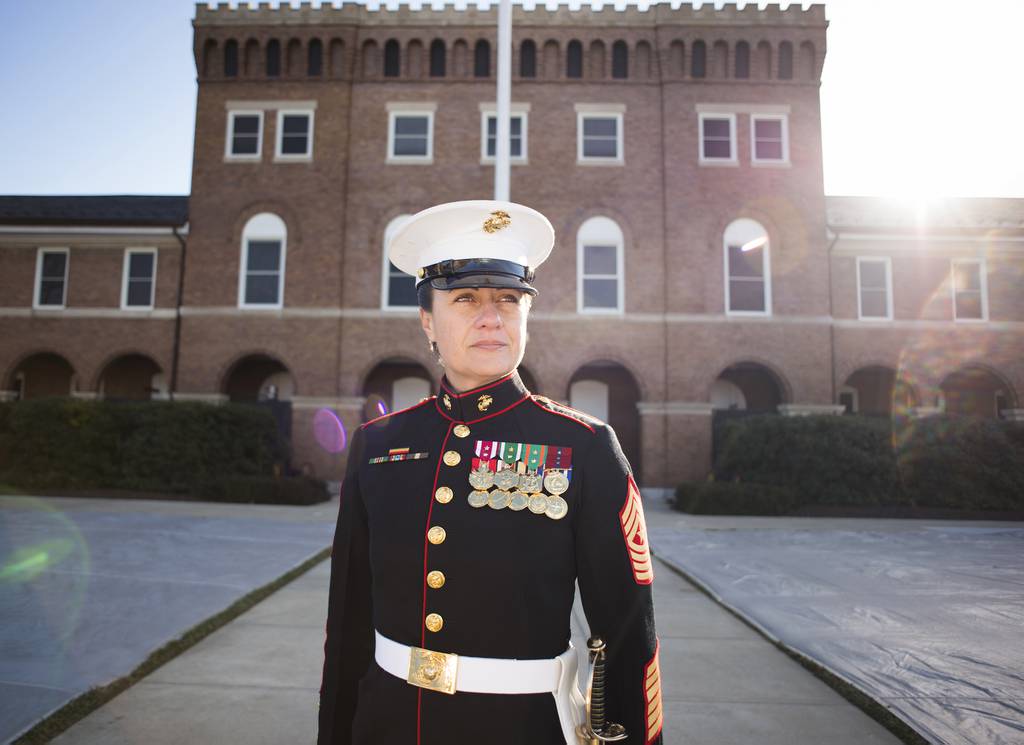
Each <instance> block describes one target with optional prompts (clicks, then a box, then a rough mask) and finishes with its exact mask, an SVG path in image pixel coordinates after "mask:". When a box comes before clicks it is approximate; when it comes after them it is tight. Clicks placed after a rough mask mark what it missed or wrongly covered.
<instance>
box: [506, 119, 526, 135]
mask: <svg viewBox="0 0 1024 745" xmlns="http://www.w3.org/2000/svg"><path fill="white" fill-rule="evenodd" d="M508 126H509V130H510V131H511V132H512V136H513V137H520V136H522V134H523V119H522V117H519V116H514V117H512V118H511V119H510V120H509V124H508Z"/></svg>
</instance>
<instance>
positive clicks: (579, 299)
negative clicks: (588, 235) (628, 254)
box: [576, 215, 626, 315]
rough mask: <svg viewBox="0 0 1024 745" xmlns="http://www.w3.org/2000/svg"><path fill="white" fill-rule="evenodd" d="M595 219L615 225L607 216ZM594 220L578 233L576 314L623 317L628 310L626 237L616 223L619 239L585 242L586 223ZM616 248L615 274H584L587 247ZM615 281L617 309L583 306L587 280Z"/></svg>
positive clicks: (582, 226)
mask: <svg viewBox="0 0 1024 745" xmlns="http://www.w3.org/2000/svg"><path fill="white" fill-rule="evenodd" d="M595 217H603V218H604V219H606V220H610V221H611V222H613V223H615V221H614V220H612V219H611V218H610V217H607V216H605V215H597V216H595ZM592 219H594V218H593V217H592V218H589V219H588V220H586V221H584V223H583V225H581V226H580V229H579V230H577V231H576V312H577V313H581V314H585V315H622V314H623V313H624V312H625V308H626V271H625V265H624V262H625V247H624V243H625V237H624V236H622V228H621V227H619V225H618V223H615V227H616V229H617V230H618V231H619V236H618V237H617V238H612V237H610V238H600V239H590V240H585V239H584V235H583V232H584V231H583V228H584V227H585V226H586V223H587V222H589V221H590V220H592ZM613 244H614V246H615V269H616V270H617V271H616V273H615V274H584V262H583V260H584V255H585V253H586V252H585V248H586V246H587V245H590V246H608V245H613ZM613 278H614V279H615V280H616V287H615V301H616V304H615V307H614V308H588V307H586V306H584V304H583V300H584V297H583V284H584V280H585V279H613Z"/></svg>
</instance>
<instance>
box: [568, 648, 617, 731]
mask: <svg viewBox="0 0 1024 745" xmlns="http://www.w3.org/2000/svg"><path fill="white" fill-rule="evenodd" d="M604 649H605V645H604V641H603V640H602V639H601V637H599V636H592V637H590V639H588V640H587V650H588V652H589V655H588V656H589V659H590V670H589V672H588V674H587V696H586V710H585V714H586V716H585V717H584V723H583V724H581V725H580V726H579V727H577V728H576V734H577V736H578V737H579V738H580V742H581V743H582V744H583V745H598V744H599V743H602V742H617V741H619V740H625V739H626V728H625V727H623V726H622V725H621V724H613V723H611V722H608V723H605V721H604V655H605V651H604Z"/></svg>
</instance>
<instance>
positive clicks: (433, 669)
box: [406, 647, 459, 693]
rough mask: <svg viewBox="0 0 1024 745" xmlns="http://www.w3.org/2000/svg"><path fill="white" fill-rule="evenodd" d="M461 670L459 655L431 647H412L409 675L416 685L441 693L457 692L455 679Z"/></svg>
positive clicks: (410, 680)
mask: <svg viewBox="0 0 1024 745" xmlns="http://www.w3.org/2000/svg"><path fill="white" fill-rule="evenodd" d="M458 671H459V656H458V655H457V654H451V653H448V654H445V653H444V652H434V651H432V650H429V649H420V648H419V647H411V648H410V652H409V677H408V678H406V681H407V682H409V683H411V684H412V685H414V686H419V687H420V688H426V689H428V690H431V691H439V692H441V693H455V679H456V676H457V674H458Z"/></svg>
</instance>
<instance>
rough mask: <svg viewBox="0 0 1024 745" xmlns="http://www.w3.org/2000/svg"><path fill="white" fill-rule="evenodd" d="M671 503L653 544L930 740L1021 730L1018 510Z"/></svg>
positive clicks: (1021, 537) (1023, 532)
mask: <svg viewBox="0 0 1024 745" xmlns="http://www.w3.org/2000/svg"><path fill="white" fill-rule="evenodd" d="M671 514H672V515H674V516H672V517H670V516H669V514H665V513H662V514H661V515H659V519H658V520H657V521H656V524H654V523H655V521H651V522H652V524H654V525H653V527H652V529H651V531H650V532H651V543H652V545H653V546H654V549H655V551H656V553H657V555H658V556H659V558H661V559H662V560H664V561H668V562H670V563H672V564H673V565H675V566H677V567H679V568H681V569H683V570H684V571H685V572H686V573H687V574H688V575H689V576H691V577H693V578H695V579H696V580H697V581H698V582H699V583H701V584H702V585H703V586H704V587H705V588H706V589H708V590H709V591H710V592H711V593H712V594H713V595H715V596H716V597H717V598H719V599H720V600H721V601H722V602H724V603H725V604H726V605H728V606H730V607H732V608H734V609H735V610H737V611H738V612H739V613H740V614H741V615H743V616H744V617H745V618H747V619H749V620H750V621H752V622H753V623H754V624H756V625H757V626H759V627H760V628H762V629H763V630H765V631H766V632H767V633H768V634H769V635H770V636H771V637H774V638H776V639H778V640H781V641H782V642H783V643H785V644H786V645H787V646H789V647H792V648H794V649H797V650H799V651H800V652H802V653H804V654H806V655H808V656H809V657H812V658H813V659H815V660H816V661H818V662H819V663H821V664H822V665H824V666H825V667H827V668H828V669H830V670H831V671H832V672H834V673H836V674H838V675H839V676H841V677H842V678H845V679H846V680H848V681H850V682H852V683H854V684H855V685H857V686H858V687H859V688H861V689H862V690H864V691H865V692H867V693H868V694H869V695H870V696H871V697H872V698H874V699H876V700H878V701H881V702H883V703H884V704H885V705H886V706H888V707H889V708H891V709H892V710H893V711H894V712H895V713H896V714H897V715H899V716H900V717H901V718H903V719H904V720H905V721H907V722H909V723H910V724H911V725H912V726H913V727H914V729H916V730H917V731H918V732H920V733H922V734H923V735H924V736H925V737H927V738H928V739H929V740H930V741H932V742H936V743H971V744H972V745H978V744H982V743H990V744H992V745H996V744H1003V743H1006V744H1007V745H1008V744H1009V743H1021V742H1024V524H1021V523H987V522H950V521H928V520H864V519H824V518H755V517H703V516H700V517H698V516H689V515H683V514H681V513H671Z"/></svg>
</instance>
